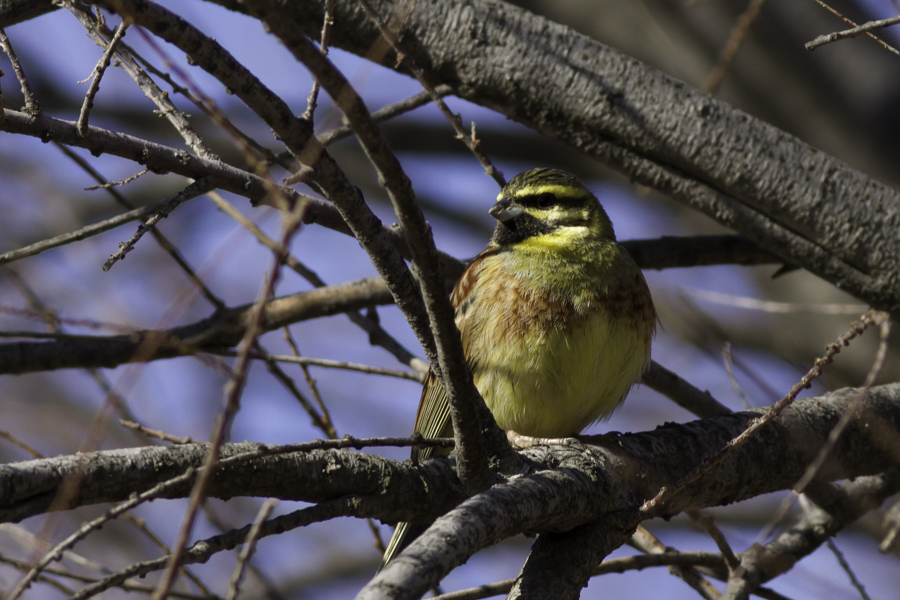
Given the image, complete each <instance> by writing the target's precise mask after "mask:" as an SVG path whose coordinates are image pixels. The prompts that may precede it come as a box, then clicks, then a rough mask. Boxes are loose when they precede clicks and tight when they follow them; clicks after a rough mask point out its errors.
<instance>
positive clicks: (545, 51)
mask: <svg viewBox="0 0 900 600" xmlns="http://www.w3.org/2000/svg"><path fill="white" fill-rule="evenodd" d="M219 3H220V4H222V5H224V6H228V7H230V8H233V9H236V10H241V9H240V7H239V6H238V5H237V4H235V3H234V2H233V1H232V0H221V1H220V2H219ZM373 5H375V7H376V10H377V11H378V12H379V14H381V15H382V17H383V18H385V19H387V20H391V19H395V18H396V19H397V20H398V22H403V23H405V29H404V30H403V32H402V41H403V42H402V43H403V48H404V50H405V52H406V53H407V54H408V55H409V56H410V57H411V58H412V60H413V61H415V63H416V64H417V65H419V66H420V67H422V68H423V69H425V70H426V72H428V74H429V76H430V78H431V80H432V82H434V83H444V84H447V85H450V86H452V87H453V88H454V89H455V90H456V94H457V95H459V96H460V97H461V98H464V99H466V100H470V101H472V102H475V103H477V104H481V105H483V106H487V107H489V108H492V109H494V110H496V111H498V112H500V113H502V114H504V115H506V116H508V117H511V118H513V119H515V120H518V121H520V122H522V123H524V124H525V125H527V126H529V127H532V128H534V129H537V130H539V131H542V132H544V133H546V134H547V135H550V136H551V137H554V138H556V139H559V140H561V141H564V142H566V143H569V144H571V145H572V146H574V147H576V148H579V149H582V150H584V151H586V152H588V153H589V154H591V155H592V156H595V157H596V158H598V159H599V160H601V161H603V162H604V163H606V164H608V165H610V166H612V167H614V168H616V169H618V170H620V171H622V172H623V173H625V174H626V175H628V176H629V177H631V178H632V179H633V180H635V181H636V182H638V183H641V184H643V185H647V186H649V187H652V188H654V189H657V190H659V191H661V192H663V193H665V194H667V195H670V196H672V197H674V198H676V199H678V200H681V201H683V202H685V203H687V204H689V205H691V206H693V207H695V208H697V209H699V210H702V211H703V212H705V213H707V214H709V215H710V216H712V217H713V218H715V219H716V220H718V221H719V222H721V223H723V224H725V225H726V226H728V227H732V228H734V229H736V230H737V231H739V232H740V233H742V234H743V235H745V236H747V237H748V238H750V239H751V240H753V241H755V242H756V243H758V244H760V245H761V246H763V247H764V248H766V249H768V250H769V251H771V252H773V253H774V254H776V255H778V256H779V257H781V258H782V260H784V261H786V262H788V263H791V264H797V265H799V266H802V267H803V268H806V269H808V270H810V271H812V272H813V273H816V274H817V275H819V276H821V277H823V278H825V279H827V280H828V281H831V282H832V283H834V284H835V285H837V286H839V287H841V288H843V289H846V290H847V291H849V292H851V293H853V294H854V295H856V296H857V297H859V298H861V299H863V300H865V301H866V302H868V303H870V304H872V305H873V306H876V307H878V308H882V309H887V310H896V309H897V307H898V306H900V240H898V239H897V238H896V236H894V235H893V232H895V231H897V230H898V229H900V196H898V194H897V192H895V191H893V190H891V189H890V188H888V187H887V186H885V185H883V184H881V183H879V182H877V181H875V180H873V179H871V178H868V177H866V176H865V175H863V174H862V173H860V172H858V171H855V170H853V169H851V168H849V167H848V166H847V165H845V164H844V163H842V162H840V161H838V160H836V159H834V158H832V157H830V156H828V155H826V154H824V153H822V152H820V151H818V150H815V149H814V148H812V147H810V146H808V145H807V144H805V143H803V142H802V141H800V140H798V139H796V138H794V137H792V136H790V135H788V134H786V133H784V132H783V131H780V130H778V129H776V128H775V127H772V126H771V125H768V124H767V123H764V122H762V121H759V120H757V119H754V118H753V117H751V116H749V115H747V114H745V113H743V112H741V111H738V110H736V109H734V108H732V107H730V106H728V105H727V104H725V103H724V102H722V101H719V100H717V99H715V98H712V97H710V96H708V95H706V94H704V93H702V92H700V91H698V90H694V89H692V88H690V87H688V86H686V85H684V84H682V83H680V82H677V81H675V80H673V79H671V78H669V77H668V76H666V75H664V74H662V73H660V72H659V71H656V70H655V69H652V68H650V67H648V66H646V65H644V64H642V63H640V62H639V61H637V60H635V59H633V58H630V57H628V56H625V55H623V54H620V53H618V52H616V51H614V50H612V49H610V48H608V47H606V46H603V45H602V44H599V43H598V42H595V41H593V40H591V39H589V38H587V37H585V36H582V35H580V34H578V33H576V32H575V31H573V30H571V29H569V28H567V27H564V26H562V25H558V24H556V23H553V22H551V21H548V20H547V19H544V18H542V17H538V16H536V15H533V14H531V13H528V12H527V11H525V10H523V9H520V8H517V7H515V6H512V5H510V4H505V3H503V2H498V1H494V0H490V1H489V0H476V1H474V2H471V3H465V4H460V3H452V2H446V3H445V2H438V3H419V4H417V5H416V7H415V9H414V10H412V11H411V12H410V13H409V14H404V15H403V19H400V16H401V15H399V14H398V11H401V10H405V8H404V7H405V5H401V4H395V3H390V2H386V1H381V2H373ZM288 10H290V11H293V13H294V15H295V19H296V20H297V22H298V23H303V24H305V27H308V28H309V29H310V30H312V29H313V28H314V27H315V23H317V22H318V21H319V20H320V19H321V3H318V2H313V1H311V0H308V1H304V2H294V3H291V4H290V5H289V8H288ZM335 13H336V19H337V21H338V22H340V23H341V26H340V27H337V28H335V31H334V36H333V38H332V44H333V45H335V46H339V47H342V48H344V49H347V50H349V51H351V52H354V53H356V54H359V55H360V56H366V52H367V50H368V48H370V47H371V45H372V44H373V43H375V42H376V41H377V40H378V39H379V35H380V34H379V32H378V30H377V28H376V27H374V26H373V25H372V24H371V23H369V22H368V21H367V20H366V18H365V16H364V14H363V11H362V9H361V8H360V7H359V5H358V3H357V2H354V1H353V0H339V1H338V2H336V6H335ZM446 23H454V26H453V27H446V26H445V25H444V24H446ZM306 33H307V34H308V35H312V34H313V32H312V31H306ZM381 63H382V64H383V65H385V66H388V67H393V66H394V65H395V64H396V57H395V56H393V55H388V56H385V57H384V58H383V59H382V60H381ZM560 89H565V90H566V93H565V94H561V93H559V91H558V90H560ZM860 240H865V243H864V244H862V243H860Z"/></svg>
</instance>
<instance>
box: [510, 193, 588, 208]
mask: <svg viewBox="0 0 900 600" xmlns="http://www.w3.org/2000/svg"><path fill="white" fill-rule="evenodd" d="M585 200H586V198H584V197H576V198H572V197H569V196H563V197H560V196H558V195H556V194H553V193H552V192H543V193H541V194H526V195H523V196H519V197H518V198H516V203H517V204H519V205H520V206H524V207H526V208H550V207H551V206H561V207H563V208H567V207H572V206H582V205H584V203H585Z"/></svg>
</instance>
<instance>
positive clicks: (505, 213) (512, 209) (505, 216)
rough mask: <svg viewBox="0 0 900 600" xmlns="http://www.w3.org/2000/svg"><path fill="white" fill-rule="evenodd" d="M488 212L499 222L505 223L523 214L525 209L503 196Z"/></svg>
mask: <svg viewBox="0 0 900 600" xmlns="http://www.w3.org/2000/svg"><path fill="white" fill-rule="evenodd" d="M488 212H489V213H491V216H492V217H494V218H495V219H497V220H498V221H500V222H501V223H507V222H509V221H512V220H513V219H515V218H516V217H518V216H519V215H521V214H523V213H524V212H525V211H524V210H523V209H522V207H521V206H516V205H515V204H513V203H512V201H510V199H509V198H503V199H502V200H499V201H498V202H497V204H495V205H494V206H492V207H491V210H489V211H488Z"/></svg>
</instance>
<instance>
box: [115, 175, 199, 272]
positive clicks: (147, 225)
mask: <svg viewBox="0 0 900 600" xmlns="http://www.w3.org/2000/svg"><path fill="white" fill-rule="evenodd" d="M211 188H212V184H211V182H210V181H209V179H207V178H206V177H202V178H200V179H198V180H197V181H195V182H194V183H192V184H190V185H189V186H187V187H186V188H184V189H183V190H181V191H180V192H178V193H177V194H175V195H174V196H173V197H171V198H169V199H168V200H166V201H165V204H163V206H162V207H161V208H160V209H159V210H158V211H157V212H156V213H155V214H153V216H151V217H150V218H149V219H147V220H146V221H144V222H143V223H142V224H141V225H139V226H138V230H137V232H136V233H135V234H134V235H133V236H131V237H130V238H129V239H128V241H126V242H122V243H120V244H119V249H118V250H117V251H116V252H115V253H114V254H112V255H111V256H110V257H109V258H108V259H107V261H106V262H105V263H103V270H104V271H109V270H110V268H112V266H113V265H114V264H116V263H117V262H119V261H120V260H122V259H124V258H125V255H126V254H128V253H129V252H131V251H132V250H134V245H135V244H136V243H138V241H139V240H140V239H141V238H142V237H144V234H145V233H147V232H148V231H149V230H151V229H152V228H153V227H155V226H156V224H157V223H159V221H160V220H161V219H164V218H166V217H168V216H169V214H171V212H172V211H173V210H175V209H176V208H178V206H179V205H181V204H182V203H184V202H187V201H188V200H192V199H193V198H196V197H197V196H200V195H202V194H205V193H206V192H207V191H209V190H210V189H211Z"/></svg>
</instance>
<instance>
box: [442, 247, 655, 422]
mask: <svg viewBox="0 0 900 600" xmlns="http://www.w3.org/2000/svg"><path fill="white" fill-rule="evenodd" d="M521 258H522V253H521V252H520V253H518V254H517V255H516V256H515V257H513V258H512V259H513V260H520V259H521ZM555 258H558V256H557V257H555ZM509 260H510V257H509V255H508V254H504V253H498V254H497V255H495V256H491V257H489V258H486V259H485V260H484V261H483V262H484V264H483V265H482V268H481V272H480V273H479V276H478V277H477V280H476V281H474V283H473V289H471V290H470V291H469V293H470V294H471V295H470V297H473V296H477V297H480V298H482V299H486V298H491V299H492V300H491V301H490V302H489V303H488V304H489V305H490V306H492V307H493V309H492V310H490V311H486V310H483V311H474V310H465V307H461V309H462V310H460V313H459V314H458V317H457V324H458V325H459V327H460V330H461V332H462V334H463V344H464V346H465V348H466V354H467V356H468V358H469V361H470V365H471V367H472V372H473V375H474V378H475V385H476V386H477V387H478V390H479V391H480V392H481V394H482V396H483V397H484V399H485V402H486V403H487V405H488V407H489V408H490V410H491V412H492V413H493V414H494V417H495V419H496V420H497V424H498V425H499V426H500V427H501V428H503V429H505V430H513V431H516V432H517V433H521V434H525V435H530V436H537V437H561V436H568V435H574V434H577V433H580V432H581V431H582V430H583V429H584V428H585V427H587V426H588V425H590V424H591V423H593V422H595V421H597V420H598V419H600V418H602V417H604V416H607V415H609V414H610V413H611V412H612V411H613V410H614V409H615V408H616V406H617V405H618V404H619V403H620V402H621V401H622V400H623V399H624V397H625V395H626V394H627V393H628V391H629V389H630V388H631V386H632V385H633V384H634V383H635V382H636V381H637V380H638V379H640V377H641V374H642V373H643V372H644V370H645V369H646V367H647V364H648V363H649V360H650V337H651V335H652V333H653V329H654V325H655V314H654V312H653V307H652V301H651V300H650V296H649V291H648V290H647V286H646V283H645V282H644V278H643V276H642V275H641V273H640V270H639V269H638V268H637V266H636V265H634V263H633V261H632V260H631V259H630V257H628V256H627V255H624V260H625V262H624V263H622V264H618V260H619V257H616V261H617V262H616V264H617V265H618V266H616V268H615V270H614V271H612V272H606V273H599V272H593V271H592V272H590V273H589V274H590V275H591V277H590V278H589V279H588V280H587V281H582V280H580V279H579V280H577V281H576V280H575V279H577V278H569V277H567V276H566V275H565V273H564V272H565V271H566V269H567V265H563V264H559V263H560V261H559V260H556V261H551V262H555V263H557V264H556V268H554V269H552V272H551V271H545V272H543V273H541V272H537V273H535V272H533V271H532V270H529V269H527V268H525V269H523V268H521V265H517V264H513V265H511V264H509V262H508V261H509ZM505 261H506V262H505ZM604 262H608V261H604ZM543 264H547V263H546V262H544V263H543ZM607 266H608V265H607ZM579 268H581V269H582V270H583V266H581V267H579ZM607 271H608V270H607ZM581 274H582V275H583V274H584V273H583V272H582V273H581ZM598 277H600V280H598Z"/></svg>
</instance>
